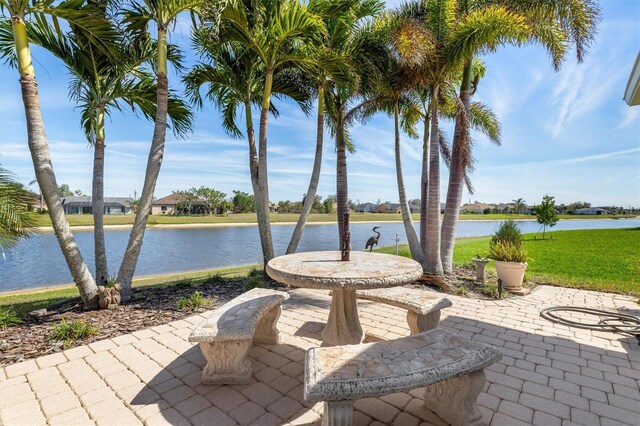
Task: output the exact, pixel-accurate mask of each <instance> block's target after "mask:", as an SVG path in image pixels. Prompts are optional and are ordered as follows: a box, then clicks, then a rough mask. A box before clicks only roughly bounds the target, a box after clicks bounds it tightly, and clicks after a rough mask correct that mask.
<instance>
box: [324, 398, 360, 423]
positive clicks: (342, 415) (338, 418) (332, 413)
mask: <svg viewBox="0 0 640 426" xmlns="http://www.w3.org/2000/svg"><path fill="white" fill-rule="evenodd" d="M352 424H353V401H334V402H327V401H325V403H324V415H323V416H322V426H351V425H352Z"/></svg>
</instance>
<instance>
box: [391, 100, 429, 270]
mask: <svg viewBox="0 0 640 426" xmlns="http://www.w3.org/2000/svg"><path fill="white" fill-rule="evenodd" d="M393 119H394V127H395V151H396V178H397V180H398V197H399V199H400V211H401V212H402V222H403V223H404V231H405V233H406V234H407V241H408V242H409V249H410V250H411V257H412V258H413V259H414V260H415V261H417V262H419V263H420V264H423V263H424V254H423V252H422V247H420V240H418V235H417V234H416V228H415V227H414V226H413V218H412V217H411V209H410V208H409V202H408V201H407V194H406V192H405V189H404V177H403V175H402V159H401V157H400V126H399V125H398V100H397V99H396V100H395V104H394V105H393Z"/></svg>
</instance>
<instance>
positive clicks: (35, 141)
mask: <svg viewBox="0 0 640 426" xmlns="http://www.w3.org/2000/svg"><path fill="white" fill-rule="evenodd" d="M12 26H13V33H14V41H15V47H16V52H17V53H18V71H19V73H20V87H21V90H22V101H23V103H24V111H25V116H26V121H27V139H28V144H29V151H30V152H31V159H32V160H33V166H34V170H35V175H36V179H37V180H38V185H39V186H40V192H41V193H42V196H43V197H44V200H45V202H46V204H47V209H48V212H49V217H50V218H51V223H52V225H53V230H54V232H55V234H56V238H57V239H58V243H59V244H60V249H61V250H62V254H63V255H64V258H65V260H66V262H67V265H68V267H69V271H70V272H71V276H72V277H73V281H74V282H75V283H76V286H77V287H78V290H79V292H80V297H81V298H82V303H83V305H84V307H85V308H87V309H88V308H95V307H97V306H98V288H97V286H96V283H95V281H94V279H93V277H92V276H91V273H90V272H89V268H87V265H86V263H85V262H84V259H83V257H82V253H80V249H79V248H78V245H77V244H76V241H75V239H74V237H73V234H72V233H71V228H70V227H69V223H68V222H67V218H66V216H65V214H64V207H63V205H62V201H61V200H60V196H59V195H58V183H57V181H56V176H55V172H54V170H53V165H52V163H51V155H50V153H49V143H48V141H47V135H46V133H45V130H44V123H43V121H42V113H41V110H40V98H39V95H38V84H37V82H36V79H35V73H34V69H33V66H32V63H31V52H30V49H29V42H28V39H27V33H26V28H25V25H24V21H23V20H22V18H21V17H19V16H14V17H12Z"/></svg>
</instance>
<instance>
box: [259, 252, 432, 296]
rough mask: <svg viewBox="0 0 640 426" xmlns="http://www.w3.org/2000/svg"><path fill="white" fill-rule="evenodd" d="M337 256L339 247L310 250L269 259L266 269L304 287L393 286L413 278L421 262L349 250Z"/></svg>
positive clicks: (359, 287) (414, 278)
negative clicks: (346, 256) (345, 255)
mask: <svg viewBox="0 0 640 426" xmlns="http://www.w3.org/2000/svg"><path fill="white" fill-rule="evenodd" d="M350 258H351V260H349V261H347V262H343V261H341V260H340V252H339V251H312V252H303V253H294V254H288V255H285V256H279V257H276V258H274V259H271V260H270V261H269V263H268V264H267V273H268V274H269V276H270V277H271V278H273V279H274V280H276V281H278V282H281V283H283V284H288V285H292V286H296V287H305V288H323V289H340V288H344V289H354V290H357V289H370V288H383V287H395V286H401V285H404V284H408V283H411V282H414V281H416V280H417V279H418V278H420V277H421V276H422V266H421V265H420V263H418V262H416V261H415V260H412V259H408V258H406V257H401V256H394V255H390V254H382V253H369V252H362V251H352V252H351V256H350Z"/></svg>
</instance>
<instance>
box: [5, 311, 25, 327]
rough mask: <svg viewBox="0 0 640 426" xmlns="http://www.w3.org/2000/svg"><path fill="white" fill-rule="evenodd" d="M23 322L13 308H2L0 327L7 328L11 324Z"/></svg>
mask: <svg viewBox="0 0 640 426" xmlns="http://www.w3.org/2000/svg"><path fill="white" fill-rule="evenodd" d="M17 324H22V320H21V319H20V317H19V316H18V314H16V311H14V310H13V309H11V308H0V329H3V330H4V329H5V328H7V327H8V326H10V325H17Z"/></svg>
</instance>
